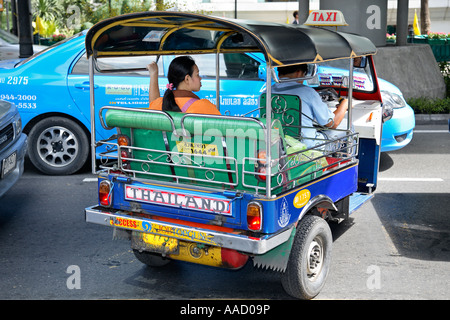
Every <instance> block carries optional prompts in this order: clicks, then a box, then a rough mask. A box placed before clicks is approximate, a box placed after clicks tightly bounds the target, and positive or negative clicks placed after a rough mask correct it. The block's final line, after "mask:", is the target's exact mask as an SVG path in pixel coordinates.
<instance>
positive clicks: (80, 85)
mask: <svg viewBox="0 0 450 320" xmlns="http://www.w3.org/2000/svg"><path fill="white" fill-rule="evenodd" d="M74 87H75V88H77V89H83V90H89V81H85V82H83V83H76V84H75V85H74ZM97 88H98V85H97V84H94V89H97Z"/></svg>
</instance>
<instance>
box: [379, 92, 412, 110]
mask: <svg viewBox="0 0 450 320" xmlns="http://www.w3.org/2000/svg"><path fill="white" fill-rule="evenodd" d="M381 98H382V99H383V105H389V106H390V107H391V108H393V109H399V108H403V107H406V102H405V100H404V99H403V98H402V96H401V95H399V94H397V93H393V92H389V91H381Z"/></svg>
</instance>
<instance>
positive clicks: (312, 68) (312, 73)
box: [305, 63, 317, 79]
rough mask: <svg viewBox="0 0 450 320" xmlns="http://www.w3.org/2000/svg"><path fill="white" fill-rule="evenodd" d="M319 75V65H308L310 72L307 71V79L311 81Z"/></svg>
mask: <svg viewBox="0 0 450 320" xmlns="http://www.w3.org/2000/svg"><path fill="white" fill-rule="evenodd" d="M316 74H317V64H315V63H310V64H308V71H306V75H305V78H307V79H310V78H313V77H314V76H315V75H316Z"/></svg>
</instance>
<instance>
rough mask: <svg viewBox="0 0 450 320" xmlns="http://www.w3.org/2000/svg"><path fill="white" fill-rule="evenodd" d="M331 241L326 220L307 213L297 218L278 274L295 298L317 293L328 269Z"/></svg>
mask: <svg viewBox="0 0 450 320" xmlns="http://www.w3.org/2000/svg"><path fill="white" fill-rule="evenodd" d="M332 244H333V237H332V234H331V230H330V227H329V226H328V223H327V222H326V221H325V220H323V219H322V218H320V217H317V216H311V215H307V216H305V217H304V218H303V219H302V220H301V221H300V222H299V225H298V229H297V233H296V235H295V238H294V243H293V245H292V250H291V254H290V256H289V260H288V265H287V267H286V271H285V272H284V273H283V275H282V276H281V283H282V285H283V288H284V290H285V291H286V293H287V294H289V295H290V296H292V297H295V298H298V299H312V298H314V297H315V296H316V295H318V294H319V292H320V290H321V289H322V288H323V286H324V285H325V281H326V278H327V276H328V271H329V269H330V264H331V249H332ZM312 261H313V262H314V263H313V264H310V262H312Z"/></svg>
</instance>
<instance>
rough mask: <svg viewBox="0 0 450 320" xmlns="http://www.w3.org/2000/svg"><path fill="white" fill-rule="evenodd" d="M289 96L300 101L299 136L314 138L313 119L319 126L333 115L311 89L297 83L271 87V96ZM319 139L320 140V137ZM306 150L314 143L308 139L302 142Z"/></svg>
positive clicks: (315, 135) (279, 84) (285, 83)
mask: <svg viewBox="0 0 450 320" xmlns="http://www.w3.org/2000/svg"><path fill="white" fill-rule="evenodd" d="M276 93H278V94H290V95H296V96H298V97H299V98H300V100H301V101H302V106H301V109H302V110H301V111H302V124H301V125H302V127H309V128H301V134H302V136H303V137H305V138H316V137H317V130H316V129H314V128H313V121H312V120H311V119H314V120H315V121H316V122H317V123H318V124H319V125H322V126H324V125H326V124H327V123H329V122H330V121H332V120H333V119H334V113H333V112H332V111H331V110H330V109H329V108H328V106H327V104H326V103H325V102H323V101H322V98H321V97H320V95H319V94H318V93H317V92H316V90H314V89H313V88H311V87H308V86H305V85H303V84H300V83H297V82H282V83H275V84H274V85H273V86H272V94H276ZM305 115H306V116H305ZM320 138H322V137H321V136H320ZM302 142H303V143H305V144H306V145H307V146H308V148H310V147H312V146H313V145H314V144H316V142H314V140H310V139H304V140H303V141H302Z"/></svg>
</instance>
